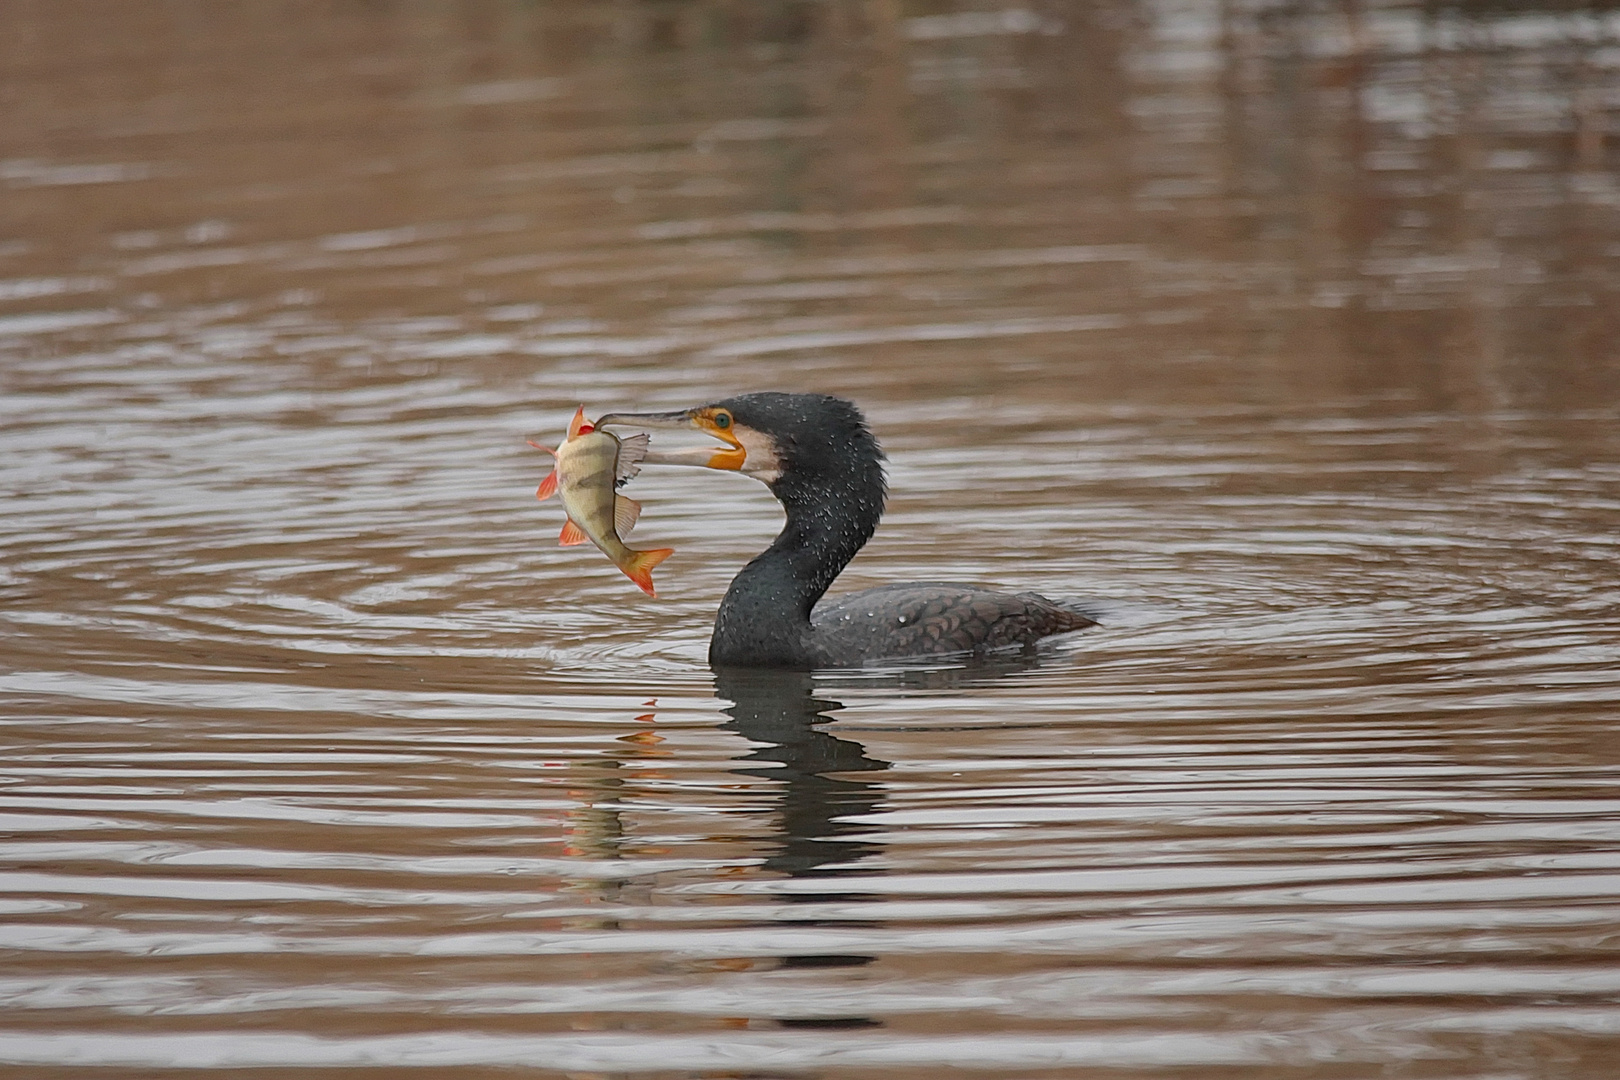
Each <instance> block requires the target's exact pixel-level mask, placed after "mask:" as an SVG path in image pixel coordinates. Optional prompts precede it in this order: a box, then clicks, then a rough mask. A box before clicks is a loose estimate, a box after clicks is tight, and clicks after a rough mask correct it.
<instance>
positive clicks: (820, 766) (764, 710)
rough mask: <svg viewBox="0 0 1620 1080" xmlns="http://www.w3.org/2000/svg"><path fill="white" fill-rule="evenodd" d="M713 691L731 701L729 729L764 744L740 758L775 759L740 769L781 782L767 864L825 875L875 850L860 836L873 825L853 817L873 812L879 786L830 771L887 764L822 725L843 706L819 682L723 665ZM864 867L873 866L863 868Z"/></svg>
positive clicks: (796, 874) (879, 796)
mask: <svg viewBox="0 0 1620 1080" xmlns="http://www.w3.org/2000/svg"><path fill="white" fill-rule="evenodd" d="M715 692H716V693H717V694H718V695H719V696H720V697H722V698H724V699H725V700H727V701H729V702H731V705H730V707H729V708H727V709H726V710H725V712H726V713H727V715H729V716H730V717H731V720H730V722H728V723H726V724H725V725H724V727H725V728H726V729H727V730H729V731H735V732H736V733H737V734H739V735H741V736H742V737H743V738H745V739H748V740H749V741H751V742H756V743H761V744H763V745H761V746H759V747H757V748H755V749H753V750H751V751H749V752H748V753H747V754H746V755H745V756H743V757H742V758H741V759H739V760H742V761H748V762H768V763H770V764H769V765H764V766H760V767H750V768H745V769H737V770H735V771H736V772H738V773H741V774H742V775H744V776H759V777H765V778H767V779H771V780H775V781H778V782H780V783H781V785H782V794H781V822H782V825H781V838H780V840H779V841H778V842H777V843H776V846H775V850H774V851H773V852H772V853H771V854H770V855H768V856H766V859H765V868H766V869H768V870H777V871H781V872H782V873H785V874H787V875H788V876H789V877H795V878H798V877H827V876H834V875H837V874H840V873H843V872H846V871H848V870H852V869H853V867H852V866H851V865H850V864H852V863H855V862H857V861H859V860H861V859H865V858H867V857H868V856H871V855H875V854H876V853H877V852H878V850H879V849H878V846H877V845H876V844H874V843H872V842H871V841H869V840H865V839H862V838H861V834H862V833H864V832H867V831H869V830H870V826H869V825H867V824H864V823H863V822H861V821H859V820H854V819H859V818H863V817H865V818H870V816H871V815H874V814H875V813H876V811H877V810H878V808H879V807H880V806H881V805H882V803H883V788H882V785H881V784H879V783H877V782H875V781H872V780H863V779H855V778H852V777H848V776H843V775H833V774H843V773H865V772H878V771H881V770H884V769H887V768H888V767H889V763H888V762H887V761H879V760H876V759H874V758H872V757H870V756H868V755H867V753H866V749H865V748H864V747H863V746H861V744H860V743H858V742H855V741H853V740H851V739H843V738H839V737H838V736H836V735H833V734H831V733H829V732H827V731H825V730H823V729H822V728H821V727H819V726H818V725H821V724H825V723H827V722H829V721H830V720H832V717H831V716H830V715H828V714H830V713H831V712H833V711H835V710H837V709H841V708H843V706H842V704H840V703H839V702H837V701H832V700H829V699H824V698H819V697H817V696H816V695H815V685H814V680H813V679H812V678H811V676H810V675H809V674H808V673H803V672H787V671H757V670H748V669H743V668H722V669H720V670H719V671H717V672H716V673H715ZM861 872H862V873H870V872H871V869H870V867H864V866H863V867H862V868H861ZM789 895H793V894H791V893H790V894H789ZM815 896H816V898H818V899H825V898H826V897H827V894H825V893H817V894H815Z"/></svg>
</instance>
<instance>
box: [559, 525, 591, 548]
mask: <svg viewBox="0 0 1620 1080" xmlns="http://www.w3.org/2000/svg"><path fill="white" fill-rule="evenodd" d="M589 539H590V537H588V536H586V535H585V532H584V530H583V529H581V528H580V527H579V526H578V525H575V524H574V519H573V518H569V519H568V520H567V521H565V522H563V527H562V534H561V535H559V536H558V537H557V546H558V547H573V546H574V545H575V544H583V543H584V542H585V541H587V540H589Z"/></svg>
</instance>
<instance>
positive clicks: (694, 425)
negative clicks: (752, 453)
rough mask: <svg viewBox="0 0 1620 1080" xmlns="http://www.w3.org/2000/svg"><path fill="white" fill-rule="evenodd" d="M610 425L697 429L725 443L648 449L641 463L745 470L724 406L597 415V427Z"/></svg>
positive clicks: (743, 451) (742, 450)
mask: <svg viewBox="0 0 1620 1080" xmlns="http://www.w3.org/2000/svg"><path fill="white" fill-rule="evenodd" d="M610 425H611V426H613V427H633V428H641V429H644V430H654V431H658V430H663V431H698V432H702V433H703V434H704V435H708V436H710V437H711V438H715V439H718V440H720V441H721V442H723V443H725V444H726V446H725V448H724V449H721V448H720V447H717V446H694V447H690V448H687V449H684V450H648V451H647V454H646V456H645V457H643V458H642V459H641V463H642V464H643V465H696V466H699V467H701V468H705V469H728V470H732V471H736V472H746V471H748V469H747V466H748V448H747V447H745V446H744V445H743V444H742V440H741V439H739V438H738V436H737V434H736V433H735V430H734V429H735V427H736V424H735V422H734V421H733V420H732V418H731V413H730V412H729V411H728V410H726V409H722V408H716V407H713V406H700V407H699V408H696V409H677V410H675V411H674V412H652V413H608V414H606V415H605V416H601V417H598V418H597V421H596V426H597V427H599V428H604V427H608V426H610Z"/></svg>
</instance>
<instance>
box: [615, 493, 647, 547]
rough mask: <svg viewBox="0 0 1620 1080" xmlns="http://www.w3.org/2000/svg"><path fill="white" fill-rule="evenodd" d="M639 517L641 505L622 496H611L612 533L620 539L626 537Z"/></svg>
mask: <svg viewBox="0 0 1620 1080" xmlns="http://www.w3.org/2000/svg"><path fill="white" fill-rule="evenodd" d="M640 516H641V504H640V503H638V502H636V500H634V499H632V498H629V497H627V496H624V495H615V496H613V531H614V532H616V533H618V534H619V536H620V538H623V537H625V536H628V535H629V534H630V530H631V529H633V528H635V527H636V519H637V518H639V517H640Z"/></svg>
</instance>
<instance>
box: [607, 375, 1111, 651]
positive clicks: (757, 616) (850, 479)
mask: <svg viewBox="0 0 1620 1080" xmlns="http://www.w3.org/2000/svg"><path fill="white" fill-rule="evenodd" d="M598 424H599V425H606V424H616V425H626V426H628V425H639V426H644V427H690V428H696V429H698V430H701V431H705V432H707V433H708V434H710V435H714V436H715V437H717V438H719V439H722V440H723V441H725V442H727V443H729V444H731V446H732V447H734V448H735V449H733V450H731V451H726V452H724V453H722V454H717V455H716V456H714V457H713V458H710V459H707V460H698V459H697V458H696V457H695V456H694V455H693V454H692V453H691V452H677V453H675V454H669V455H659V454H649V455H648V457H647V459H646V461H645V462H644V464H657V463H659V462H660V461H662V462H663V463H685V464H704V465H708V466H709V467H711V468H726V469H740V470H741V471H743V472H747V473H749V474H751V475H754V476H756V477H758V478H759V479H761V480H763V481H764V482H765V483H766V485H767V486H769V487H770V489H771V492H772V493H773V494H774V495H775V496H776V498H777V500H778V501H779V502H781V504H782V509H783V510H784V511H786V513H787V522H786V523H785V524H784V525H783V526H782V531H781V533H780V534H779V535H778V536H777V537H776V540H775V541H774V542H772V544H771V546H770V547H768V548H766V549H765V550H764V551H763V552H761V553H760V554H759V555H758V556H756V557H755V558H754V559H753V560H752V561H751V562H750V563H749V564H748V565H747V566H745V567H743V569H742V571H741V572H740V573H738V575H737V577H736V578H735V580H733V581H732V583H731V587H730V588H729V589H727V590H726V595H725V598H724V599H723V600H721V602H720V610H719V613H718V614H717V615H716V617H715V623H714V636H713V637H712V638H711V639H710V641H709V662H710V663H711V664H713V665H716V666H722V667H724V666H738V667H775V668H797V669H810V668H821V667H859V666H860V665H862V664H864V663H867V662H869V661H873V660H886V659H899V658H904V657H917V656H934V655H941V654H947V653H965V652H983V651H986V650H989V649H999V648H1004V647H1009V646H1027V645H1031V644H1033V643H1034V642H1035V641H1037V640H1039V639H1040V638H1043V637H1047V636H1048V635H1051V634H1060V633H1063V632H1065V631H1068V630H1079V629H1081V628H1083V627H1087V626H1093V625H1095V620H1094V619H1092V618H1090V617H1089V616H1087V615H1085V614H1084V613H1082V612H1080V611H1077V610H1075V609H1074V608H1071V607H1069V606H1067V605H1065V604H1062V603H1059V602H1057V601H1053V600H1048V599H1047V598H1045V597H1043V596H1040V595H1037V594H1036V593H1007V592H999V591H996V590H993V589H984V588H980V587H978V586H975V585H963V584H956V583H947V582H910V583H907V584H903V585H887V586H883V587H881V588H876V589H867V590H865V591H862V592H858V593H852V594H850V595H847V596H842V597H837V598H835V599H832V600H828V601H825V602H823V603H819V604H818V603H817V601H819V600H821V597H822V594H823V593H825V592H826V591H827V587H828V586H829V585H831V584H832V583H833V579H835V578H836V577H837V576H838V574H839V572H840V571H842V570H843V569H844V567H845V566H846V565H848V563H849V561H850V560H851V559H853V558H854V557H855V553H856V552H858V551H859V550H860V549H861V547H862V545H864V544H865V543H866V542H867V541H868V540H870V539H871V538H872V533H873V532H874V531H875V530H876V529H877V524H878V519H879V518H880V517H881V516H882V515H883V501H884V496H885V494H886V488H885V484H884V477H883V451H882V450H881V449H880V448H879V446H878V442H877V439H875V438H874V437H873V435H872V432H871V430H870V429H869V428H868V427H867V426H866V419H865V417H863V416H862V415H861V412H860V410H859V409H857V408H856V407H855V405H854V404H852V403H851V402H848V401H844V400H843V399H841V398H835V397H828V396H826V395H822V394H778V393H764V394H743V395H741V396H738V397H733V398H727V399H726V400H724V401H717V402H714V403H713V404H711V405H704V406H699V407H698V408H695V409H689V410H686V411H684V412H677V413H654V414H630V413H615V414H610V415H608V416H604V417H602V419H601V420H599V421H598ZM739 451H743V452H744V453H739Z"/></svg>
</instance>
